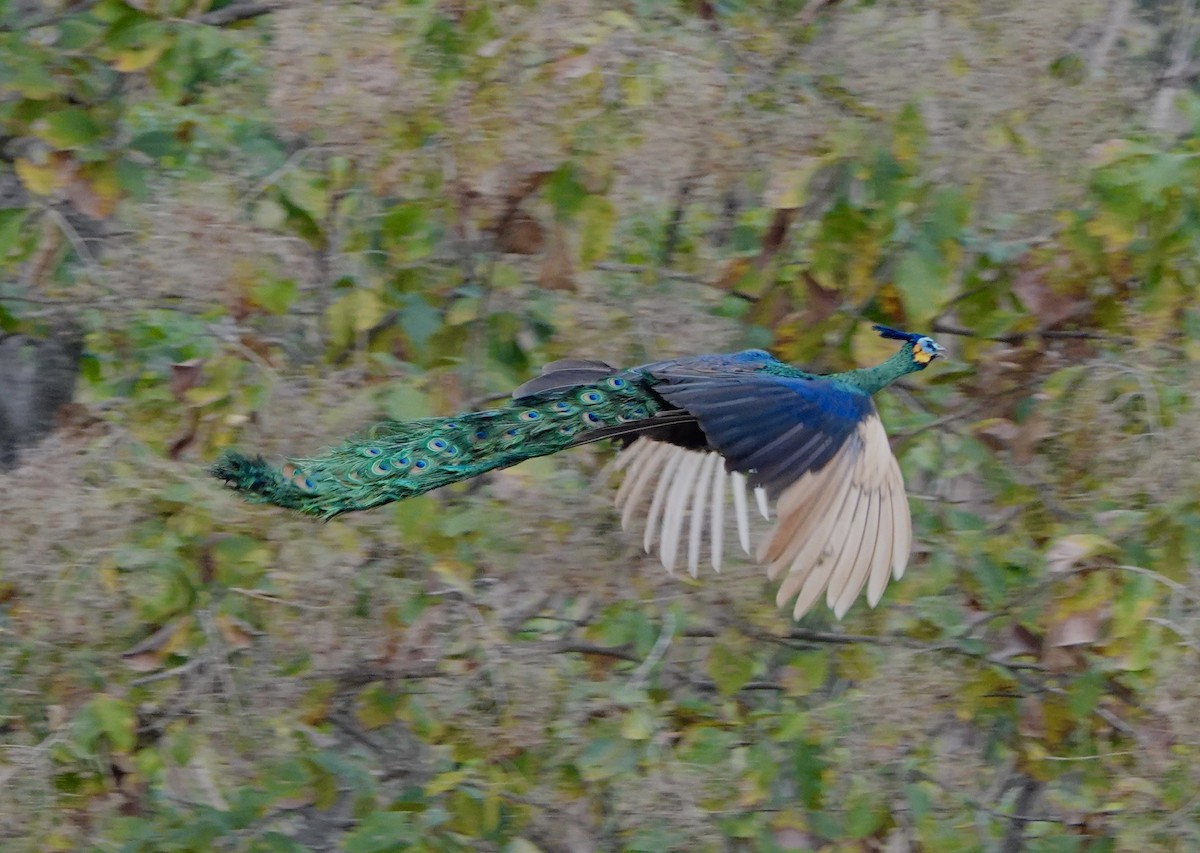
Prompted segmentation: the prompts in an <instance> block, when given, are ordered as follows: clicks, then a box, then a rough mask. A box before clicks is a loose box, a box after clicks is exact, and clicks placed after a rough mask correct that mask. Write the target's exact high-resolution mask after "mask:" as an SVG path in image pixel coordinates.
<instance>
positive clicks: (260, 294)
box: [254, 278, 299, 314]
mask: <svg viewBox="0 0 1200 853" xmlns="http://www.w3.org/2000/svg"><path fill="white" fill-rule="evenodd" d="M298 292H299V287H298V286H297V285H296V281H295V279H291V278H276V279H270V280H268V281H265V282H263V283H262V284H260V285H258V286H256V287H255V288H254V301H255V302H257V303H258V304H259V305H261V306H262V307H263V308H266V309H267V310H268V311H270V312H271V313H272V314H286V313H287V310H288V308H290V307H291V305H292V303H293V302H295V301H296V294H297V293H298Z"/></svg>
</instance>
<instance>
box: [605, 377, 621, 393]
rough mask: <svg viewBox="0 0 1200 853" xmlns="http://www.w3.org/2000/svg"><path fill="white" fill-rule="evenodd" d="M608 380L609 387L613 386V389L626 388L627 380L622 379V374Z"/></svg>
mask: <svg viewBox="0 0 1200 853" xmlns="http://www.w3.org/2000/svg"><path fill="white" fill-rule="evenodd" d="M607 382H608V387H609V388H612V389H613V390H616V389H618V388H624V387H625V380H624V379H622V378H621V377H620V376H613V377H610V378H609V379H608V380H607Z"/></svg>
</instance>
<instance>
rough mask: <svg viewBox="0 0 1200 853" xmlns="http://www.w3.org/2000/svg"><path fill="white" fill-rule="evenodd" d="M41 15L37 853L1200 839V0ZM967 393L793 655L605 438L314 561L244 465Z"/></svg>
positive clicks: (13, 59) (26, 489) (25, 261)
mask: <svg viewBox="0 0 1200 853" xmlns="http://www.w3.org/2000/svg"><path fill="white" fill-rule="evenodd" d="M910 5H912V4H901V3H885V2H850V0H845V2H821V0H809V2H807V3H803V2H798V0H797V2H773V3H766V2H754V0H731V1H730V2H713V3H710V2H703V0H694V2H693V1H692V0H689V2H683V0H680V2H667V0H634V2H630V3H625V4H601V3H592V2H586V0H578V2H570V3H545V2H543V3H538V2H527V3H484V2H472V0H442V2H435V0H410V1H409V2H400V0H384V2H374V3H366V2H363V3H348V2H338V3H328V2H325V3H319V2H315V0H314V1H313V2H306V0H297V2H289V3H274V4H273V3H253V2H244V0H234V1H233V2H221V0H137V2H135V0H127V2H125V1H123V0H99V2H70V3H68V2H46V3H38V2H28V0H0V141H2V143H3V144H2V147H0V269H2V271H3V275H2V276H0V329H2V330H3V331H4V332H8V333H30V334H38V333H41V332H44V331H46V330H48V329H52V328H54V325H55V324H56V323H58V322H60V321H61V320H62V319H63V318H64V317H66V318H68V319H70V320H71V321H72V322H75V323H78V324H79V325H80V326H81V327H83V328H84V329H86V332H87V350H86V356H85V360H84V370H83V377H82V379H81V388H80V390H79V394H78V395H77V396H78V402H77V403H76V404H73V405H72V406H69V407H68V408H67V409H66V410H65V411H64V412H63V413H62V414H61V416H60V429H59V430H58V432H57V433H56V435H55V436H54V437H52V438H51V439H49V440H48V441H46V442H44V443H42V444H41V445H39V446H38V447H36V448H34V449H31V450H26V451H24V454H23V463H24V464H23V466H22V467H21V468H19V469H17V470H15V471H13V472H11V473H8V474H5V475H0V517H2V518H3V519H4V520H3V522H0V732H2V738H0V841H2V842H3V846H4V849H5V850H16V851H19V850H30V851H33V850H37V851H46V850H76V849H87V850H103V851H109V850H113V851H115V850H120V851H168V850H174V851H193V850H194V851H206V850H213V849H221V850H238V851H291V850H308V849H312V850H345V851H350V853H379V851H392V850H429V851H457V850H497V851H507V853H532V851H537V850H544V851H585V850H628V851H659V850H679V849H691V850H714V851H715V850H721V851H732V850H738V851H740V850H766V851H774V850H809V849H812V850H888V851H903V850H930V851H974V850H999V851H1019V850H1026V849H1028V850H1039V851H1040V850H1046V851H1059V850H1064V851H1066V850H1089V851H1090V850H1148V849H1168V850H1192V849H1196V848H1197V846H1198V845H1200V799H1198V798H1197V796H1196V790H1197V785H1198V783H1200V779H1198V776H1200V770H1198V769H1197V767H1198V762H1197V751H1198V750H1200V721H1198V719H1197V717H1196V714H1195V711H1194V709H1195V708H1196V707H1197V705H1196V703H1197V701H1198V700H1200V686H1198V685H1200V678H1197V675H1198V674H1200V672H1198V668H1197V654H1200V645H1198V643H1200V640H1198V639H1197V636H1196V632H1197V631H1198V630H1200V618H1198V613H1200V607H1198V603H1200V577H1198V576H1197V567H1198V566H1200V533H1198V532H1197V531H1200V490H1198V489H1197V485H1198V484H1200V471H1198V467H1200V427H1198V426H1197V423H1198V421H1197V413H1196V405H1197V402H1198V401H1200V376H1198V374H1197V368H1196V364H1197V360H1198V359H1200V309H1198V308H1197V307H1196V306H1197V299H1196V297H1197V273H1196V266H1195V264H1194V262H1193V259H1194V258H1195V257H1196V255H1197V251H1198V250H1200V190H1198V188H1200V156H1197V155H1198V154H1200V135H1198V134H1197V133H1196V130H1197V127H1198V122H1200V100H1197V98H1196V96H1195V95H1194V94H1193V93H1192V91H1191V81H1192V77H1194V69H1193V65H1194V60H1193V59H1192V53H1193V50H1194V48H1195V43H1194V42H1195V34H1196V32H1197V30H1196V28H1195V25H1196V23H1197V21H1196V10H1195V8H1194V4H1186V3H1184V4H1175V3H1167V2H1161V3H1160V2H1150V0H1143V2H1139V3H1133V2H1128V0H1115V2H1108V3H1100V2H1081V3H1078V4H1053V3H1050V4H1047V3H1043V2H1040V0H1038V2H1033V0H1029V2H1024V1H1023V0H1022V1H1021V2H1014V3H1007V4H999V5H997V4H992V3H987V2H966V3H961V2H953V3H952V2H944V3H927V4H916V5H917V6H919V8H910ZM866 321H887V322H889V323H892V324H894V325H898V326H904V327H908V328H912V329H914V330H919V331H923V332H930V333H934V334H937V335H938V336H939V338H940V339H941V340H942V342H943V343H947V344H949V346H950V347H951V350H952V355H953V358H952V359H950V360H948V362H946V363H939V364H938V365H936V369H935V370H931V371H929V372H928V373H927V374H922V375H921V376H919V377H917V378H916V379H913V380H912V381H911V382H908V383H906V384H904V385H903V386H902V387H901V388H900V389H899V390H898V391H897V392H896V393H891V394H888V395H884V397H883V399H881V400H880V406H881V408H882V410H883V415H884V418H885V420H886V421H887V423H888V426H889V430H890V432H891V434H892V435H893V437H894V439H895V446H896V450H897V453H898V455H899V457H900V459H901V462H902V465H903V468H904V471H905V474H906V478H907V480H908V482H909V484H910V492H911V494H912V507H913V514H914V524H915V530H916V550H915V553H914V556H913V560H912V564H911V567H910V570H909V576H908V577H906V578H905V579H904V580H903V581H902V582H900V583H898V584H895V585H893V588H892V589H891V590H889V592H888V593H887V595H886V596H885V598H884V601H883V604H882V605H881V606H880V608H879V609H878V610H876V611H870V610H868V609H866V608H865V607H864V606H863V605H862V604H861V603H860V604H859V605H857V606H856V607H855V608H854V609H853V610H852V611H851V613H850V615H849V616H848V617H847V619H846V621H845V622H844V623H841V624H839V623H835V622H833V621H832V619H831V617H830V616H828V615H827V614H824V613H818V614H813V615H812V616H810V617H808V618H806V620H805V621H804V622H803V623H801V624H793V623H791V622H790V621H788V620H787V618H786V616H785V615H784V614H781V613H779V612H777V611H776V610H775V609H774V607H773V604H772V595H771V592H770V590H769V587H768V585H767V584H766V582H765V581H764V580H763V579H762V578H761V577H760V572H759V570H758V569H756V568H755V567H753V566H750V565H744V566H742V567H740V568H738V569H734V570H731V571H728V572H727V573H726V574H725V575H723V576H721V577H702V578H701V579H700V580H698V581H689V580H686V579H678V578H666V577H663V576H662V573H661V570H660V569H659V568H658V567H657V565H656V564H655V563H654V561H653V560H652V559H650V558H646V557H645V556H644V555H642V554H640V552H639V551H638V549H637V548H636V547H635V544H634V543H631V542H630V541H628V540H627V539H626V538H624V537H623V536H622V535H621V533H620V531H619V530H618V529H617V526H616V523H615V519H614V517H613V513H612V512H611V510H610V509H609V508H608V503H609V501H610V498H611V490H610V488H609V484H608V482H607V478H606V477H605V476H604V475H603V465H604V463H605V461H606V459H607V458H608V456H609V455H610V454H611V451H608V450H606V449H598V450H594V451H581V452H577V453H574V454H571V455H569V456H560V457H556V458H552V459H549V460H539V461H536V462H533V463H527V464H526V465H523V466H520V467H519V468H516V469H512V470H510V471H506V472H500V473H497V474H495V475H492V476H490V477H489V478H487V479H486V481H485V482H482V483H474V484H464V485H461V486H456V487H453V488H450V489H447V490H445V491H444V493H439V494H436V495H431V496H427V497H423V498H421V499H418V500H414V501H411V502H408V503H404V504H399V505H396V506H394V507H390V508H386V509H383V510H380V511H377V512H374V513H369V514H364V515H361V516H358V517H351V518H344V519H339V520H337V521H336V522H333V523H331V524H328V525H317V524H313V523H310V522H308V521H307V520H304V519H297V518H293V517H291V516H290V515H287V514H285V513H283V512H279V511H273V510H270V509H264V508H261V507H260V508H255V507H249V506H245V505H242V504H241V503H239V502H238V501H237V500H236V499H234V498H233V497H231V496H228V495H226V494H225V493H223V492H222V490H221V489H220V487H219V485H218V484H216V483H214V482H211V481H210V480H208V479H207V478H206V477H205V476H204V473H203V465H204V463H205V461H206V460H208V459H210V458H211V457H212V455H213V454H214V453H215V452H216V451H217V450H218V449H219V448H221V447H223V446H226V445H228V444H232V443H237V444H239V445H242V446H245V447H255V448H262V449H264V450H265V451H267V452H269V453H278V454H282V453H285V452H288V451H291V452H305V451H308V450H313V449H316V448H317V447H319V446H320V445H321V444H322V443H328V442H330V441H332V440H334V439H335V438H336V437H337V436H339V435H340V434H342V433H343V432H345V431H347V430H350V429H354V428H356V427H358V426H361V425H362V424H364V423H365V422H367V421H369V420H371V419H372V418H377V417H413V416H421V415H425V414H428V413H450V412H453V411H458V410H462V409H464V408H468V407H472V406H479V405H483V404H485V402H486V401H487V400H488V399H489V398H492V397H495V396H500V395H503V394H504V393H505V392H506V391H507V390H508V389H510V388H511V387H512V386H513V385H514V384H516V383H518V382H520V381H522V380H523V379H524V378H527V377H528V376H529V375H530V373H531V372H532V371H534V370H535V369H536V367H537V365H538V364H540V363H542V362H544V361H547V360H551V359H553V358H557V357H562V356H566V355H570V354H574V355H578V356H587V357H601V358H605V359H608V360H611V361H614V362H618V363H637V361H639V360H642V359H646V358H649V357H665V356H669V355H670V354H672V353H676V352H680V353H682V352H701V351H709V350H715V349H728V348H733V347H737V346H742V345H770V346H771V347H772V348H773V350H774V351H775V352H776V354H778V355H779V356H780V357H783V358H786V359H789V360H793V361H796V362H800V363H804V364H808V365H811V366H812V367H814V368H816V369H842V368H846V367H848V366H851V365H855V364H861V363H866V362H871V361H873V360H875V359H876V358H878V357H879V355H880V354H881V353H882V352H883V351H884V350H885V349H886V347H885V346H884V345H882V344H880V343H879V342H878V341H875V340H874V339H873V337H872V336H871V335H870V334H869V333H867V332H866V331H865V329H866V328H867V322H866Z"/></svg>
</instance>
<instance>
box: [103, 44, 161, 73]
mask: <svg viewBox="0 0 1200 853" xmlns="http://www.w3.org/2000/svg"><path fill="white" fill-rule="evenodd" d="M166 49H167V46H166V44H156V45H154V46H153V47H143V48H134V49H131V50H122V51H120V52H119V53H118V54H117V58H116V60H115V61H114V62H113V69H114V70H116V71H120V72H121V73H123V74H130V73H132V72H134V71H141V70H142V69H143V68H148V67H150V66H151V65H153V64H154V63H155V62H157V61H158V58H159V57H160V56H162V55H163V52H164V51H165V50H166Z"/></svg>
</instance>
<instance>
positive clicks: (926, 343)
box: [872, 325, 944, 370]
mask: <svg viewBox="0 0 1200 853" xmlns="http://www.w3.org/2000/svg"><path fill="white" fill-rule="evenodd" d="M872 328H873V329H874V330H875V331H877V332H879V337H881V338H885V339H887V340H889V341H908V342H909V343H911V344H912V360H913V364H915V365H916V366H917V369H918V370H924V369H925V368H926V367H927V366H928V365H929V362H931V361H933V360H934V359H935V358H937V357H938V356H940V355H941V354H942V353H943V352H944V349H943V347H942V345H941V344H939V343H938V342H937V341H935V340H934V339H933V338H931V337H929V336H928V335H914V334H913V333H912V332H902V331H900V330H899V329H892V328H889V327H887V326H879V325H876V326H872Z"/></svg>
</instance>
